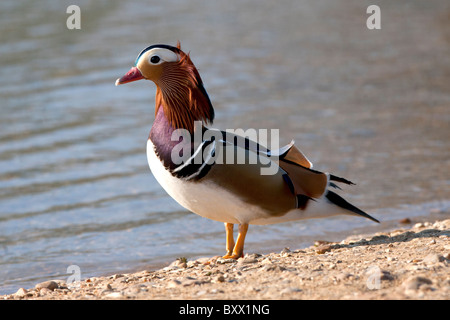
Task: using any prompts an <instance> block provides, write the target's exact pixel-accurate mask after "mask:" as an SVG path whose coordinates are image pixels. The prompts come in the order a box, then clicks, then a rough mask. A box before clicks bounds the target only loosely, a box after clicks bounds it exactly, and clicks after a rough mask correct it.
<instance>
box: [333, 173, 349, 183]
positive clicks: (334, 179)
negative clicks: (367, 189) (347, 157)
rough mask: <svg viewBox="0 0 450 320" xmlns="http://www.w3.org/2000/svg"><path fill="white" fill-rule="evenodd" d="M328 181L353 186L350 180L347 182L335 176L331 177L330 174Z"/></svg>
mask: <svg viewBox="0 0 450 320" xmlns="http://www.w3.org/2000/svg"><path fill="white" fill-rule="evenodd" d="M330 180H331V181H337V182H342V183H345V184H354V183H353V182H351V181H350V180H347V179H344V178H341V177H338V176H335V175H332V174H330Z"/></svg>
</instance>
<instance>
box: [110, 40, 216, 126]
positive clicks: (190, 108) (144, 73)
mask: <svg viewBox="0 0 450 320" xmlns="http://www.w3.org/2000/svg"><path fill="white" fill-rule="evenodd" d="M141 79H146V80H151V81H153V82H154V83H155V85H156V95H155V113H156V114H158V111H159V109H160V108H161V107H162V108H163V111H164V114H165V116H166V118H167V119H168V121H169V122H170V124H171V125H172V127H173V128H174V129H178V128H184V129H188V130H189V131H192V130H193V128H194V121H203V122H206V123H212V121H213V119H214V109H213V107H212V104H211V101H210V99H209V96H208V94H207V92H206V90H205V88H204V86H203V82H202V79H201V77H200V74H199V73H198V71H197V68H196V67H195V65H194V64H193V63H192V61H191V59H190V57H189V54H186V53H184V52H183V51H182V50H181V48H180V43H178V45H177V46H176V47H173V46H169V45H165V44H156V45H151V46H149V47H147V48H145V49H144V50H142V51H141V52H140V53H139V55H138V57H137V58H136V61H135V65H134V66H133V67H132V68H131V69H130V70H129V71H128V72H127V73H126V74H125V75H124V76H123V77H121V78H119V79H117V80H116V86H117V85H120V84H125V83H129V82H133V81H137V80H141Z"/></svg>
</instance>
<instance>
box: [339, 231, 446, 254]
mask: <svg viewBox="0 0 450 320" xmlns="http://www.w3.org/2000/svg"><path fill="white" fill-rule="evenodd" d="M439 236H447V237H450V230H437V229H425V230H422V231H419V232H413V231H405V232H403V233H400V234H397V235H394V236H387V235H377V236H373V237H372V238H371V239H370V240H367V239H361V240H359V241H354V242H350V243H348V244H333V245H331V248H332V249H338V248H353V247H357V246H371V245H380V244H390V243H396V242H407V241H411V240H413V239H416V238H437V237H439Z"/></svg>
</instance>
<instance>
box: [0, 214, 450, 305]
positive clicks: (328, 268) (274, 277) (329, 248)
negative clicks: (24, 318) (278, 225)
mask: <svg viewBox="0 0 450 320" xmlns="http://www.w3.org/2000/svg"><path fill="white" fill-rule="evenodd" d="M449 266H450V219H447V220H442V221H436V222H425V223H416V224H414V225H410V226H409V227H405V228H402V229H397V230H393V231H390V232H382V233H376V234H371V235H359V236H352V237H350V238H347V239H345V240H343V241H341V242H339V243H330V242H321V241H318V242H316V244H315V245H314V246H311V247H308V248H302V249H297V250H293V249H288V248H285V249H284V250H282V251H281V252H280V253H270V254H266V255H260V254H256V253H250V254H246V255H245V256H244V257H243V258H240V259H238V260H237V261H236V260H231V259H230V260H224V259H222V258H220V257H212V258H211V257H206V258H201V259H197V260H194V261H186V260H185V259H183V258H181V259H178V260H176V261H174V262H173V263H172V264H170V265H169V266H168V267H165V268H163V269H160V270H156V271H149V270H143V271H140V272H136V273H129V274H115V275H111V276H105V277H93V278H88V279H84V280H81V281H79V282H73V283H70V284H67V283H66V282H65V281H64V280H49V281H46V282H42V283H39V284H36V286H35V288H28V289H25V288H20V289H19V290H18V291H17V292H16V293H15V294H9V295H4V296H2V297H1V298H2V299H5V300H9V299H14V300H17V299H37V300H67V299H70V300H104V299H114V300H124V299H126V300H142V299H152V300H153V299H165V300H180V299H183V300H228V299H233V300H247V299H251V300H275V299H277V300H278V299H283V300H284V299H289V300H294V299H295V300H297V299H314V300H317V299H343V300H350V299H425V300H428V299H439V300H447V299H449V297H450V272H449V270H450V269H449Z"/></svg>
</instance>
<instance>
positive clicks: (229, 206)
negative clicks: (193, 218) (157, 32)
mask: <svg viewBox="0 0 450 320" xmlns="http://www.w3.org/2000/svg"><path fill="white" fill-rule="evenodd" d="M141 79H146V80H151V81H153V82H154V83H155V85H156V95H155V102H156V103H155V120H154V123H153V125H152V127H151V130H150V134H149V137H148V140H147V159H148V164H149V167H150V170H151V172H152V173H153V175H154V177H155V178H156V180H157V181H158V182H159V184H160V185H161V186H162V187H163V188H164V189H165V190H166V192H167V193H168V194H169V195H170V196H171V197H172V198H173V199H175V200H176V201H177V202H178V203H179V204H180V205H181V206H183V207H184V208H186V209H188V210H190V211H192V212H194V213H196V214H198V215H200V216H202V217H206V218H209V219H212V220H216V221H220V222H223V223H224V224H225V231H226V255H225V256H223V258H225V259H238V258H240V257H242V256H243V252H244V241H245V236H246V234H247V230H248V226H249V224H256V225H258V224H259V225H264V224H273V223H281V222H286V221H293V220H300V219H310V218H323V217H329V216H333V215H337V214H350V215H357V216H362V217H365V218H368V219H370V220H373V221H375V222H378V220H377V219H375V218H373V217H371V216H370V215H368V214H367V213H365V212H364V211H362V210H361V209H359V208H357V207H355V206H354V205H352V204H350V203H349V202H347V201H346V200H344V199H343V198H342V197H341V196H339V195H338V194H337V193H335V192H334V191H332V190H330V189H331V188H336V189H340V187H339V186H338V185H337V183H343V184H348V185H351V184H353V183H352V182H351V181H349V180H347V179H344V178H341V177H338V176H335V175H332V174H329V173H324V172H320V171H317V170H313V169H312V163H311V162H310V161H309V160H308V159H307V158H306V156H305V155H304V154H303V153H302V152H301V151H300V150H299V149H298V148H297V147H296V146H295V145H294V142H291V143H290V144H289V145H287V146H285V147H282V148H279V149H277V150H270V149H268V148H267V147H265V146H264V145H262V144H259V143H257V142H255V141H253V140H250V139H249V138H248V137H244V136H241V135H238V134H233V133H230V132H227V131H221V130H217V129H209V128H207V127H206V126H205V125H208V124H211V123H212V122H213V119H214V108H213V106H212V103H211V101H210V99H209V96H208V93H207V92H206V90H205V87H204V86H203V82H202V79H201V77H200V74H199V72H198V71H197V68H196V67H195V66H194V64H193V62H192V60H191V58H190V55H189V54H186V53H185V52H183V51H182V50H181V48H180V43H179V42H178V44H177V46H176V47H174V46H170V45H165V44H156V45H151V46H149V47H147V48H145V49H144V50H142V51H141V52H140V53H139V55H138V56H137V58H136V61H135V65H134V66H133V67H132V68H131V69H130V70H129V71H128V72H127V73H126V74H125V75H124V76H123V77H121V78H119V79H117V80H116V86H117V85H120V84H124V83H128V82H132V81H136V80H141ZM196 123H197V124H199V123H200V125H195V124H196ZM179 131H180V132H182V134H175V133H176V132H179ZM189 135H191V136H192V135H193V136H196V135H197V137H198V136H200V139H197V140H198V141H196V139H190V137H189ZM230 154H231V156H230V157H228V155H230ZM219 155H222V157H221V158H220V159H222V161H218V159H219V157H218V156H219ZM252 156H253V158H252ZM255 156H256V157H255ZM239 157H241V158H240V159H241V160H242V159H243V160H244V161H240V162H239V161H230V160H236V158H239ZM255 158H256V159H259V161H253V162H252V161H250V160H251V159H255ZM223 159H227V160H229V161H223ZM268 166H270V167H271V168H272V169H275V170H272V171H271V172H270V173H269V174H263V169H264V168H266V169H267V167H268ZM234 224H237V225H238V236H237V239H236V242H235V240H234V236H233V227H234Z"/></svg>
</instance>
